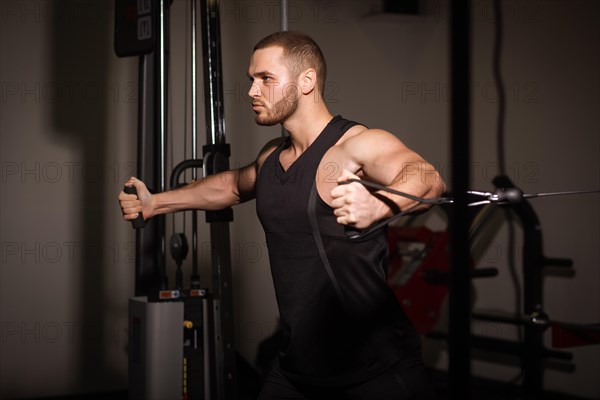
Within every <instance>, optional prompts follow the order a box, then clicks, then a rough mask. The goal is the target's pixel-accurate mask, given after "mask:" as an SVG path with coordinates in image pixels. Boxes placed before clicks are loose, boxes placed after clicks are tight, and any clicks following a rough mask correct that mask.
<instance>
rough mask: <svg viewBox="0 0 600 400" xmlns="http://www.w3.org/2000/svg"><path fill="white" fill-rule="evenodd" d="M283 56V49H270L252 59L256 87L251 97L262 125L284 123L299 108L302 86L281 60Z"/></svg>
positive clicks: (258, 122) (258, 52) (262, 50)
mask: <svg viewBox="0 0 600 400" xmlns="http://www.w3.org/2000/svg"><path fill="white" fill-rule="evenodd" d="M282 54H283V49H282V48H281V47H267V48H264V49H260V50H256V51H255V52H254V54H252V57H251V58H250V66H249V68H248V77H249V78H250V80H251V82H252V86H251V87H250V90H249V91H248V96H250V97H251V98H252V109H253V110H254V112H255V113H256V117H255V121H256V123H257V124H259V125H267V126H271V125H276V124H281V123H283V122H285V120H286V119H288V118H289V117H290V116H291V115H292V114H293V113H294V112H295V111H296V109H297V108H298V100H299V97H300V96H299V93H298V85H297V83H296V81H295V80H294V79H293V78H292V77H290V73H289V71H288V69H287V67H286V66H285V64H283V62H282V61H281V60H282Z"/></svg>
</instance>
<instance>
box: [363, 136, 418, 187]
mask: <svg viewBox="0 0 600 400" xmlns="http://www.w3.org/2000/svg"><path fill="white" fill-rule="evenodd" d="M361 136H362V137H361V138H360V139H361V140H360V142H359V141H357V142H356V143H354V148H355V150H356V151H355V152H354V154H355V158H356V160H357V162H358V164H359V165H360V168H361V170H362V172H363V174H364V175H365V178H366V179H368V180H370V181H373V182H377V183H380V184H383V185H389V184H391V183H392V182H394V181H395V180H396V179H397V178H398V176H399V175H401V174H402V173H403V171H406V170H407V169H409V170H410V169H411V168H413V167H414V166H416V165H419V164H420V163H424V162H425V161H424V160H423V158H422V157H421V156H420V155H419V154H417V153H416V152H414V151H413V150H411V149H410V148H408V147H407V146H406V145H405V144H404V143H402V141H401V140H400V139H398V138H397V137H396V136H394V135H392V134H391V133H389V132H386V131H382V130H372V131H371V132H364V133H363V134H361Z"/></svg>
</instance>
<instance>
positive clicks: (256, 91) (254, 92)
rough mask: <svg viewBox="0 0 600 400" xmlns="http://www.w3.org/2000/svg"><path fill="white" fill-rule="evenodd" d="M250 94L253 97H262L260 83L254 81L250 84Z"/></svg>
mask: <svg viewBox="0 0 600 400" xmlns="http://www.w3.org/2000/svg"><path fill="white" fill-rule="evenodd" d="M248 96H250V97H252V98H254V97H260V86H259V85H258V83H256V82H252V84H251V85H250V89H248Z"/></svg>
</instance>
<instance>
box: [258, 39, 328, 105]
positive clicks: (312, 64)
mask: <svg viewBox="0 0 600 400" xmlns="http://www.w3.org/2000/svg"><path fill="white" fill-rule="evenodd" d="M273 46H279V47H282V48H283V60H282V61H283V63H284V64H285V65H286V67H287V68H288V70H289V71H290V72H291V74H292V77H293V78H294V79H296V78H298V76H299V75H300V73H301V72H302V71H304V70H306V69H308V68H314V69H315V71H316V72H317V83H318V85H319V92H320V93H321V95H323V91H324V88H325V79H326V78H327V64H326V63H325V57H324V56H323V52H322V51H321V49H320V48H319V45H317V43H316V42H315V41H314V40H313V39H312V38H311V37H310V36H308V35H306V34H304V33H301V32H296V31H283V32H276V33H273V34H271V35H269V36H267V37H265V38H264V39H262V40H261V41H260V42H258V43H257V44H256V46H254V51H256V50H260V49H264V48H267V47H273Z"/></svg>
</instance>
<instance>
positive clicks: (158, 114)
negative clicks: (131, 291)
mask: <svg viewBox="0 0 600 400" xmlns="http://www.w3.org/2000/svg"><path fill="white" fill-rule="evenodd" d="M163 17H164V12H163V4H162V1H160V2H159V0H152V21H153V23H154V24H155V25H156V30H155V31H153V34H155V35H156V36H158V35H159V34H160V33H161V32H164V29H163V28H161V26H162V25H164V24H165V23H166V21H165V20H163ZM163 44H164V43H163ZM163 49H164V48H163ZM163 57H164V53H161V41H160V38H158V37H157V40H156V43H155V45H154V46H153V51H152V53H151V54H148V55H144V56H140V64H139V80H140V85H139V104H138V151H137V153H138V161H137V174H138V178H140V179H141V180H142V181H144V182H145V183H146V185H147V186H148V187H149V188H152V189H154V190H158V189H159V188H160V187H161V186H163V185H164V183H163V182H164V168H165V164H164V163H163V158H164V151H163V149H164V148H165V147H166V146H165V145H164V143H163V142H162V137H161V131H162V130H163V129H164V124H163V117H164V114H163V113H162V111H161V110H163V108H164V107H163V99H162V98H161V91H163V92H164V90H165V89H164V87H163V79H162V78H161V76H162V74H163V73H164V70H165V68H164V62H163V59H164V58H163ZM161 88H162V89H161ZM164 227H165V218H164V216H162V215H160V216H157V217H154V218H152V219H151V220H149V221H148V223H147V225H146V227H145V228H144V229H139V230H137V231H136V279H135V294H136V296H148V295H151V294H155V293H156V291H157V290H159V289H160V288H161V286H163V285H164V282H163V277H164V268H165V267H164V265H165V251H164V246H165V244H164V236H165V228H164ZM157 244H160V246H158V247H157Z"/></svg>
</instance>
